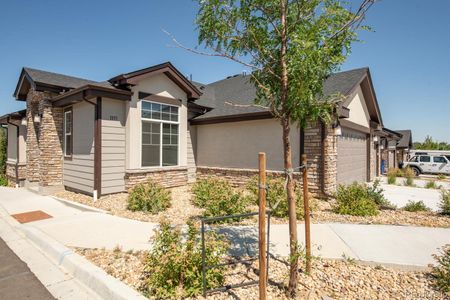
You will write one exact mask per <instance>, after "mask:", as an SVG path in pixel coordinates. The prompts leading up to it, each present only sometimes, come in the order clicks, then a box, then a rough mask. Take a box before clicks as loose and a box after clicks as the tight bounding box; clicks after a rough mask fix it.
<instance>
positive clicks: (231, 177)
mask: <svg viewBox="0 0 450 300" xmlns="http://www.w3.org/2000/svg"><path fill="white" fill-rule="evenodd" d="M258 173H259V171H258V170H253V169H227V168H215V167H197V179H206V178H218V179H226V180H227V181H228V182H229V183H230V184H231V185H232V186H233V187H243V186H245V185H246V184H247V182H248V181H249V180H250V179H251V178H252V177H253V176H257V175H258ZM267 174H268V175H271V176H274V177H284V172H282V171H267ZM294 179H295V180H301V174H300V173H299V172H295V173H294Z"/></svg>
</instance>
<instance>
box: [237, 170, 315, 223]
mask: <svg viewBox="0 0 450 300" xmlns="http://www.w3.org/2000/svg"><path fill="white" fill-rule="evenodd" d="M266 180H267V182H266V185H267V187H268V189H267V198H266V199H267V206H268V207H269V208H270V209H271V215H272V216H275V217H278V218H287V217H288V201H287V194H286V190H285V188H284V185H285V179H284V178H282V177H273V176H270V175H269V176H267V179H266ZM246 188H247V190H248V191H249V196H248V197H249V202H250V203H253V204H255V205H259V198H258V193H259V190H258V176H253V177H252V178H251V179H250V181H249V182H248V183H247V185H246ZM294 191H295V202H296V208H297V209H296V217H297V220H303V217H304V206H303V190H302V187H301V185H300V183H299V182H298V181H294ZM277 203H278V205H277V206H276V207H274V206H275V205H276V204H277ZM309 206H310V210H311V211H314V210H315V209H316V208H317V200H315V199H314V198H312V197H309Z"/></svg>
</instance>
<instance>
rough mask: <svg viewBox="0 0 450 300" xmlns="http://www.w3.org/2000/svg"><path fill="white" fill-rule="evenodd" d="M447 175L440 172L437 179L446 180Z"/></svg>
mask: <svg viewBox="0 0 450 300" xmlns="http://www.w3.org/2000/svg"><path fill="white" fill-rule="evenodd" d="M446 178H447V177H446V176H445V175H444V174H438V176H437V179H438V180H444V179H446Z"/></svg>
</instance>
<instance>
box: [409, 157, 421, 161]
mask: <svg viewBox="0 0 450 300" xmlns="http://www.w3.org/2000/svg"><path fill="white" fill-rule="evenodd" d="M409 161H410V162H419V157H418V156H414V157H413V158H411V159H410V160H409Z"/></svg>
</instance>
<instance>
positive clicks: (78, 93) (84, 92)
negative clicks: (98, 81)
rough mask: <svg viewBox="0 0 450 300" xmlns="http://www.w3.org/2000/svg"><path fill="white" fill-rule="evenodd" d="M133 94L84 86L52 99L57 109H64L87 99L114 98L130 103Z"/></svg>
mask: <svg viewBox="0 0 450 300" xmlns="http://www.w3.org/2000/svg"><path fill="white" fill-rule="evenodd" d="M131 95H132V93H131V92H130V91H125V90H115V89H110V88H106V87H100V86H95V85H90V84H87V85H84V86H82V87H79V88H77V89H73V90H71V91H70V92H67V93H64V94H62V95H60V96H57V97H55V98H53V99H52V103H53V105H54V106H56V107H64V106H68V105H71V104H74V103H77V102H81V101H84V100H86V99H92V98H96V97H104V98H112V99H117V100H123V101H130V100H131Z"/></svg>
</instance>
